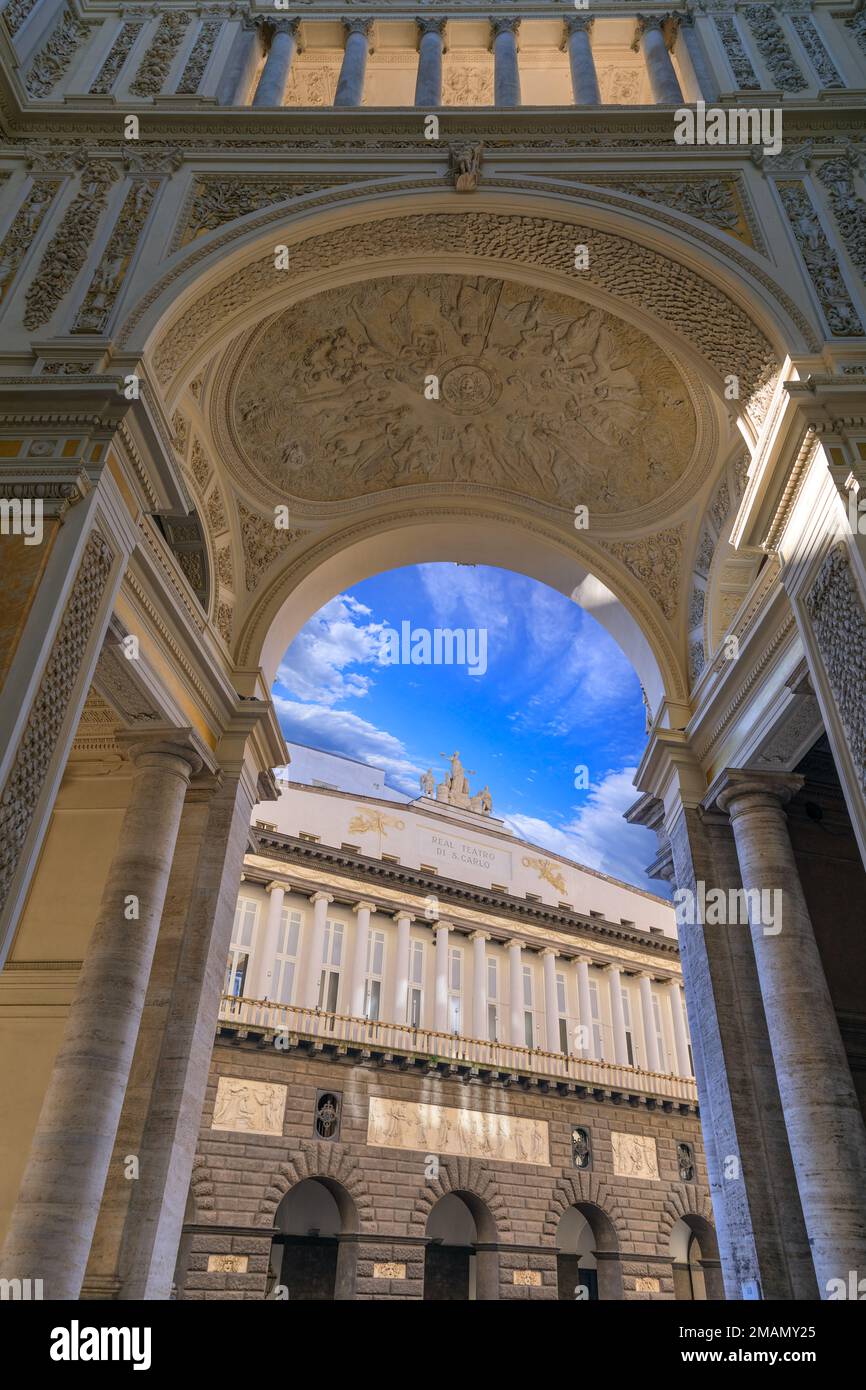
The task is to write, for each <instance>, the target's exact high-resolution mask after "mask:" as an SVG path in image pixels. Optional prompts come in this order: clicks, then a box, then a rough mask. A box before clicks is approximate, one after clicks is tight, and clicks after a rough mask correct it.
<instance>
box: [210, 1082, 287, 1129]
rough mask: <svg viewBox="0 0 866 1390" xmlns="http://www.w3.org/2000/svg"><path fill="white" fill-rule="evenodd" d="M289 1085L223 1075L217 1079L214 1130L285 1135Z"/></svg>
mask: <svg viewBox="0 0 866 1390" xmlns="http://www.w3.org/2000/svg"><path fill="white" fill-rule="evenodd" d="M286 1094H287V1092H286V1087H285V1086H281V1085H279V1084H275V1083H274V1084H271V1083H268V1082H264V1081H244V1080H241V1079H240V1078H239V1077H235V1076H221V1077H220V1079H219V1081H218V1082H217V1093H216V1100H215V1101H214V1109H213V1119H212V1120H211V1129H226V1130H235V1131H237V1132H240V1133H245V1134H282V1132H283V1115H284V1114H285V1110H286Z"/></svg>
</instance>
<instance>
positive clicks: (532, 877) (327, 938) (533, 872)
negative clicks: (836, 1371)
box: [177, 755, 723, 1300]
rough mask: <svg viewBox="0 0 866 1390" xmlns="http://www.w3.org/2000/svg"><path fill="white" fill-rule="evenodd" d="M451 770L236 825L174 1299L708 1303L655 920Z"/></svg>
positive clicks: (692, 1133)
mask: <svg viewBox="0 0 866 1390" xmlns="http://www.w3.org/2000/svg"><path fill="white" fill-rule="evenodd" d="M329 761H330V763H331V767H330V769H329V772H328V773H327V774H326V775H330V776H332V777H334V778H335V780H342V779H341V778H340V773H341V771H342V769H341V766H340V764H341V762H342V761H343V760H341V759H338V758H333V759H331V760H329ZM455 762H456V772H454V773H451V774H449V777H448V781H450V782H451V783H452V785H453V786H454V787H456V788H458V789H457V790H456V791H454V790H450V789H449V786H448V781H446V782H442V783H440V784H439V787H438V788H437V793H438V795H437V796H435V797H434V796H428V795H422V797H420V798H419V799H418V800H416V801H413V802H411V803H409V804H407V805H403V804H401V803H399V802H397V803H395V802H394V801H393V800H382V799H381V798H377V797H376V796H375V795H364V796H361V795H357V794H352V793H347V792H343V791H339V790H329V789H320V788H315V787H314V788H311V787H308V786H307V787H302V786H300V785H297V784H294V783H291V782H279V783H278V786H279V788H280V792H281V795H280V798H279V800H278V801H277V802H276V803H274V804H273V805H271V806H269V807H268V814H269V815H270V818H271V819H270V821H269V822H264V821H262V820H260V819H258V813H256V819H254V821H253V825H252V829H251V842H250V850H249V852H248V854H247V856H246V858H245V861H244V874H243V883H242V885H241V890H240V894H239V897H238V903H237V910H236V913H235V921H234V929H233V933H232V943H231V948H230V953H229V960H228V965H227V970H226V993H225V994H224V996H223V1000H222V1004H221V1008H220V1017H219V1026H218V1030H217V1038H216V1046H215V1048H214V1055H213V1061H212V1065H211V1074H210V1078H209V1082H208V1091H207V1099H206V1101H205V1109H204V1115H203V1121H202V1130H201V1134H200V1136H199V1140H198V1148H197V1152H196V1158H195V1165H194V1168H193V1177H192V1186H191V1191H190V1199H189V1203H188V1212H187V1217H188V1219H187V1222H186V1224H185V1227H184V1238H183V1241H182V1245H181V1258H180V1262H179V1269H178V1273H177V1286H178V1290H179V1297H181V1298H217V1299H219V1298H226V1297H233V1298H249V1299H261V1298H262V1297H267V1296H270V1297H274V1298H279V1297H285V1298H291V1299H298V1298H300V1299H311V1298H317V1299H325V1298H334V1297H336V1298H375V1299H383V1298H401V1299H406V1298H425V1299H436V1300H446V1299H450V1300H455V1299H467V1298H478V1299H494V1298H505V1299H507V1298H512V1299H513V1298H520V1299H524V1298H545V1299H550V1298H560V1299H575V1298H577V1299H586V1300H591V1299H596V1298H602V1299H616V1298H639V1299H651V1298H704V1297H711V1298H714V1297H715V1298H718V1297H723V1294H722V1283H721V1272H720V1266H719V1259H718V1250H717V1246H716V1240H715V1233H714V1230H713V1225H712V1208H711V1204H710V1195H709V1188H708V1184H707V1178H706V1169H705V1164H704V1158H703V1150H702V1147H701V1138H700V1125H699V1122H698V1118H697V1090H696V1087H695V1082H694V1077H693V1072H692V1060H691V1047H690V1042H689V1038H688V1025H687V1023H686V1015H685V1005H684V1001H683V996H682V983H681V970H680V964H679V958H678V952H677V944H676V938H675V935H674V926H673V910H672V908H671V906H670V904H669V903H668V902H666V901H664V900H663V899H660V898H656V897H654V896H653V895H651V894H649V893H645V892H641V891H639V890H637V889H634V888H631V887H628V886H627V885H625V884H622V883H618V882H616V881H614V880H611V879H609V878H606V877H604V876H603V875H601V874H597V873H594V872H592V871H590V870H587V869H583V868H581V867H579V866H577V865H575V864H572V863H569V862H568V861H565V860H563V859H561V858H559V857H556V856H551V855H549V854H548V853H546V852H545V851H544V850H540V849H538V848H537V847H535V846H532V845H528V844H525V843H523V842H522V841H520V840H518V839H516V838H515V836H514V835H513V834H512V833H511V832H509V831H508V830H507V828H506V826H505V824H504V822H503V821H501V820H498V819H497V818H496V817H495V816H493V815H491V814H486V815H485V814H484V813H483V812H482V811H480V810H478V809H476V810H473V809H471V806H470V798H469V796H468V794H466V793H461V792H460V790H459V786H460V784H461V782H465V780H466V779H465V776H464V774H463V772H462V764H461V763H460V761H459V758H457V756H456V755H455V758H454V759H452V766H453V764H454V763H455ZM289 771H291V768H290V769H289ZM369 771H370V772H371V773H372V769H370V770H369ZM431 790H432V789H431ZM448 797H451V798H452V800H450V801H449V800H447V799H445V798H448ZM474 800H475V802H476V804H477V803H478V801H479V800H480V798H479V797H476V798H474Z"/></svg>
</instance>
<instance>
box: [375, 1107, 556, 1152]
mask: <svg viewBox="0 0 866 1390" xmlns="http://www.w3.org/2000/svg"><path fill="white" fill-rule="evenodd" d="M367 1143H368V1144H373V1145H375V1146H376V1147H377V1148H383V1149H416V1150H419V1151H420V1152H422V1153H435V1154H441V1155H443V1156H444V1155H445V1154H457V1155H460V1156H461V1157H464V1158H481V1159H487V1160H488V1161H493V1162H498V1163H535V1164H538V1165H540V1166H544V1167H547V1166H548V1165H549V1164H550V1152H549V1143H548V1125H547V1121H546V1120H525V1119H522V1118H520V1117H518V1116H515V1115H497V1114H494V1113H490V1112H488V1111H486V1110H463V1109H461V1110H458V1109H456V1108H452V1107H450V1106H445V1105H415V1104H414V1103H412V1102H411V1101H399V1100H387V1099H385V1097H384V1096H371V1097H370V1111H369V1116H368V1120H367Z"/></svg>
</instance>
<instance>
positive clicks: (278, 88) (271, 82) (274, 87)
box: [253, 19, 301, 106]
mask: <svg viewBox="0 0 866 1390" xmlns="http://www.w3.org/2000/svg"><path fill="white" fill-rule="evenodd" d="M300 25H301V21H300V20H299V19H274V20H271V21H270V29H271V46H270V48H269V49H268V57H267V62H266V63H265V66H264V68H263V69H262V75H261V77H260V78H259V85H258V87H257V88H256V94H255V96H254V97H253V106H282V104H283V101H284V100H285V95H286V87H287V86H288V82H289V73H290V72H291V68H292V59H293V58H294V56H295V51H296V49H297V46H298V29H299V28H300Z"/></svg>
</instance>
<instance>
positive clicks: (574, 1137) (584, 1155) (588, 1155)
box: [571, 1125, 592, 1169]
mask: <svg viewBox="0 0 866 1390" xmlns="http://www.w3.org/2000/svg"><path fill="white" fill-rule="evenodd" d="M571 1161H572V1163H573V1164H574V1166H575V1168H580V1169H586V1168H591V1167H592V1145H591V1143H590V1139H589V1130H588V1129H585V1128H584V1127H583V1125H575V1126H574V1128H573V1129H572V1131H571Z"/></svg>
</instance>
